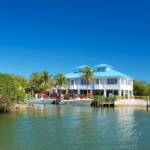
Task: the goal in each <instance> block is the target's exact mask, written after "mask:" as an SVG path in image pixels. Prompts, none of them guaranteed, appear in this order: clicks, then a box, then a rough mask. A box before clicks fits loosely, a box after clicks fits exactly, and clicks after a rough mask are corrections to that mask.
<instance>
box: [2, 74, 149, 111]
mask: <svg viewBox="0 0 150 150" xmlns="http://www.w3.org/2000/svg"><path fill="white" fill-rule="evenodd" d="M84 74H85V75H84V76H83V78H85V79H86V80H87V81H89V80H91V79H93V76H92V72H90V73H89V71H84ZM62 86H63V87H65V86H67V79H66V77H65V75H64V74H63V73H58V74H57V75H55V76H52V75H50V74H49V73H48V72H47V71H43V72H35V73H32V75H31V76H30V77H29V78H28V79H26V78H25V77H23V76H16V75H13V74H6V73H0V112H9V111H11V110H17V108H18V109H19V108H22V109H24V108H25V109H26V108H29V106H28V105H27V100H28V99H30V98H31V97H35V96H36V95H38V96H39V95H40V94H41V93H44V92H45V91H46V92H49V93H50V94H51V97H53V96H54V94H52V93H51V91H52V87H55V88H56V89H57V93H55V97H56V96H58V99H59V98H61V94H62V93H63V91H61V87H62ZM61 92H62V93H61ZM149 95H150V84H149V83H146V82H143V81H137V80H135V81H134V96H149ZM80 97H81V98H84V97H85V98H87V95H85V96H84V95H80ZM63 98H64V99H68V97H67V94H66V95H65V96H64V97H63ZM72 98H75V97H74V96H73V97H72Z"/></svg>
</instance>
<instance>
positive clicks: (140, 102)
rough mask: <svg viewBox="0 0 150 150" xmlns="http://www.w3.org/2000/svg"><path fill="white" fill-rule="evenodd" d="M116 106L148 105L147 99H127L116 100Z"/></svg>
mask: <svg viewBox="0 0 150 150" xmlns="http://www.w3.org/2000/svg"><path fill="white" fill-rule="evenodd" d="M115 106H137V107H146V106H147V101H144V100H140V99H125V100H117V101H115Z"/></svg>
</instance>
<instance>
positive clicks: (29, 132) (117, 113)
mask: <svg viewBox="0 0 150 150" xmlns="http://www.w3.org/2000/svg"><path fill="white" fill-rule="evenodd" d="M0 150H150V113H149V112H146V111H145V110H144V109H137V108H131V107H130V108H115V109H111V108H106V109H96V108H91V107H89V106H82V107H79V106H52V105H47V106H45V107H44V106H42V105H37V106H35V107H34V108H33V109H31V110H28V111H20V112H16V113H10V114H0Z"/></svg>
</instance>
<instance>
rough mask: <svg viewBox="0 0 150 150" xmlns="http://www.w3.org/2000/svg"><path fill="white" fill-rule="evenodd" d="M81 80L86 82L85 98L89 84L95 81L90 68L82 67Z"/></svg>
mask: <svg viewBox="0 0 150 150" xmlns="http://www.w3.org/2000/svg"><path fill="white" fill-rule="evenodd" d="M82 73H83V75H82V78H83V79H84V80H85V81H86V85H87V97H88V89H89V84H90V83H91V82H92V81H93V80H94V79H95V77H94V75H93V71H92V69H91V68H90V67H88V66H87V67H84V68H83V69H82ZM91 90H92V87H91Z"/></svg>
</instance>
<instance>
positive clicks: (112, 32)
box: [0, 0, 150, 81]
mask: <svg viewBox="0 0 150 150" xmlns="http://www.w3.org/2000/svg"><path fill="white" fill-rule="evenodd" d="M100 63H107V64H110V65H112V66H114V68H116V69H117V70H119V71H121V72H123V73H126V74H128V75H130V76H132V77H133V78H135V79H140V80H146V81H150V2H149V1H145V0H141V1H138V0H136V1H133V0H113V1H112V0H103V1H101V0H92V1H88V0H74V1H71V0H63V1H59V0H55V1H50V0H41V1H38V0H36V1H34V0H21V1H20V0H14V1H12V0H5V1H3V2H2V1H1V2H0V72H7V73H15V74H19V75H24V76H26V77H28V76H29V75H30V74H31V73H32V72H34V71H41V70H48V71H49V72H50V73H51V74H56V73H58V72H64V73H67V72H70V71H73V70H74V68H75V67H76V66H79V65H83V64H88V65H91V66H93V65H96V64H100Z"/></svg>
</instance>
